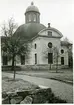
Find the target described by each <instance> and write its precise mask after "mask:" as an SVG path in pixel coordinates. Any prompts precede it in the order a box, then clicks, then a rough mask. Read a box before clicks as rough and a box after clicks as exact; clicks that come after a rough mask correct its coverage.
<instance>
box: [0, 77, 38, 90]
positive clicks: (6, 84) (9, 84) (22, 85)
mask: <svg viewBox="0 0 74 105" xmlns="http://www.w3.org/2000/svg"><path fill="white" fill-rule="evenodd" d="M36 88H38V86H36V85H34V84H32V83H29V82H27V81H24V80H22V79H16V80H15V81H14V80H13V79H12V78H8V77H5V76H4V75H2V92H15V91H16V90H30V89H36Z"/></svg>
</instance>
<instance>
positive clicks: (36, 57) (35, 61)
mask: <svg viewBox="0 0 74 105" xmlns="http://www.w3.org/2000/svg"><path fill="white" fill-rule="evenodd" d="M35 64H37V54H35Z"/></svg>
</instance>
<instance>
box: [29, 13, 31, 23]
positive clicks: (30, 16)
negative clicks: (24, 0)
mask: <svg viewBox="0 0 74 105" xmlns="http://www.w3.org/2000/svg"><path fill="white" fill-rule="evenodd" d="M30 21H31V15H30V14H29V22H30Z"/></svg>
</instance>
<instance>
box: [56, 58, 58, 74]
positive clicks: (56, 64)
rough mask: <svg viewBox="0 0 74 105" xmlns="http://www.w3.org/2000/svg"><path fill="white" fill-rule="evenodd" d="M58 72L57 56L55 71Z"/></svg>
mask: <svg viewBox="0 0 74 105" xmlns="http://www.w3.org/2000/svg"><path fill="white" fill-rule="evenodd" d="M57 72H58V58H57V61H56V73H57Z"/></svg>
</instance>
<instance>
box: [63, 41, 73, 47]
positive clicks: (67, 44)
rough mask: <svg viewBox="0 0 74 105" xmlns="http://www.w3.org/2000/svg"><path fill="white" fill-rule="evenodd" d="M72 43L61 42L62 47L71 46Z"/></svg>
mask: <svg viewBox="0 0 74 105" xmlns="http://www.w3.org/2000/svg"><path fill="white" fill-rule="evenodd" d="M71 45H72V43H70V42H67V41H61V46H71Z"/></svg>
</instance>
